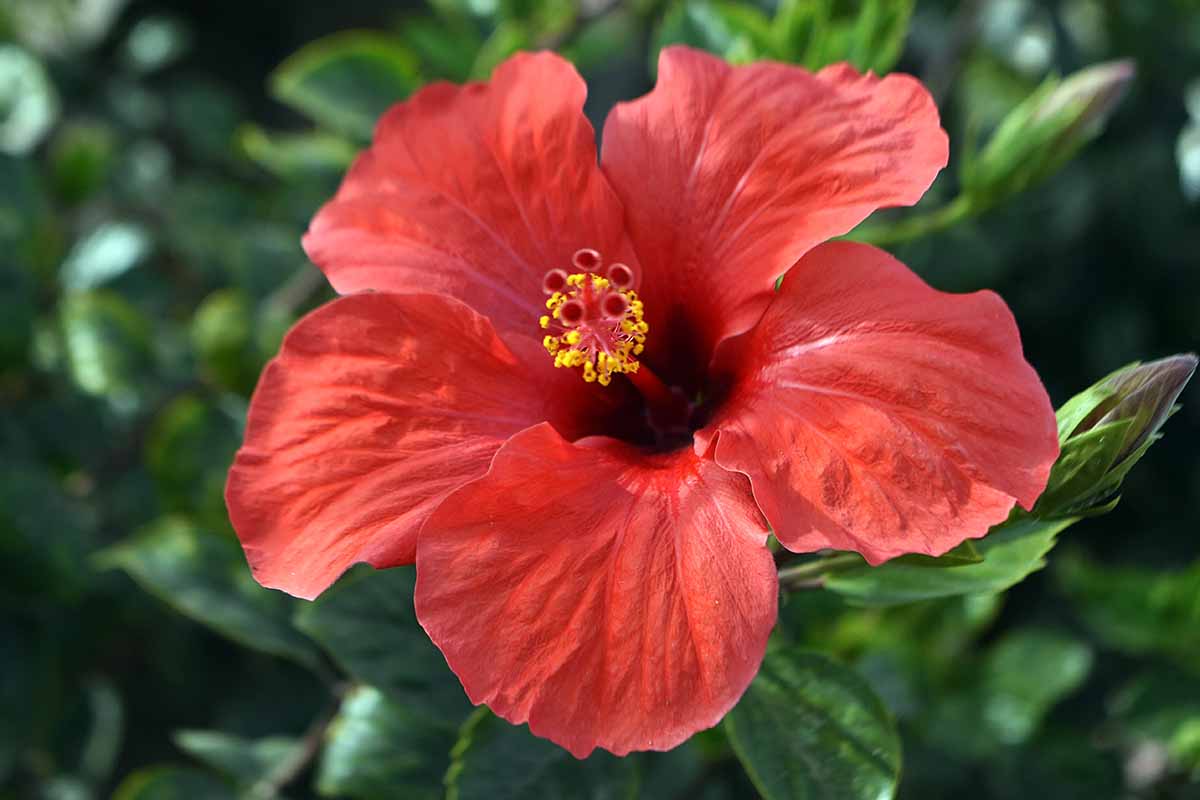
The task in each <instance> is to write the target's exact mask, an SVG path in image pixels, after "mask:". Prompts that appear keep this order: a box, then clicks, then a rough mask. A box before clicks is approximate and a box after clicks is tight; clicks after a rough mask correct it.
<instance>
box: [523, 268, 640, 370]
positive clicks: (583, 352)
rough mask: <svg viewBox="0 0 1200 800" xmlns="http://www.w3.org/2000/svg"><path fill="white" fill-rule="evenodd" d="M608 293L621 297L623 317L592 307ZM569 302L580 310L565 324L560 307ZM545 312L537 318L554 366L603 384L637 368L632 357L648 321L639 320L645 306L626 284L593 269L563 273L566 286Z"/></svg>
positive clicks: (553, 295) (637, 351) (637, 349)
mask: <svg viewBox="0 0 1200 800" xmlns="http://www.w3.org/2000/svg"><path fill="white" fill-rule="evenodd" d="M609 294H618V295H620V296H621V297H622V298H623V299H624V301H625V312H624V315H623V317H622V318H621V319H620V320H619V321H617V320H612V319H611V318H608V317H604V316H602V315H600V314H599V313H597V312H596V309H598V308H600V304H601V302H602V301H603V299H604V298H605V297H606V296H607V295H609ZM568 302H572V303H574V304H576V305H578V306H580V307H581V308H582V309H583V311H584V313H583V316H582V318H581V319H578V320H577V321H573V322H572V325H571V326H570V327H569V328H568V327H567V326H566V325H565V324H564V323H563V322H562V309H563V308H564V307H565V306H566V304H567V303H568ZM546 308H547V310H548V311H549V312H550V313H549V314H543V315H541V316H540V317H539V318H538V325H539V326H540V327H542V328H543V329H546V330H547V331H548V333H547V335H546V336H544V337H543V338H542V346H543V347H544V348H545V349H546V352H547V353H549V354H550V355H552V356H553V357H554V366H556V367H566V368H569V369H579V370H580V377H581V378H583V379H584V381H586V382H587V383H598V384H600V385H601V386H608V385H610V384H611V383H612V376H613V375H620V374H626V373H633V372H637V371H638V368H639V366H640V365H639V363H638V361H637V356H638V355H640V354H641V353H642V351H643V350H644V349H645V342H646V333H647V331H649V326H648V325H647V324H646V322H645V320H644V318H643V317H644V314H645V305H644V304H643V303H642V301H641V300H640V299H639V298H638V296H637V293H636V292H634V291H633V290H630V289H617V288H616V287H614V286H613V285H612V282H611V281H610V280H609V279H608V278H605V277H603V276H600V275H595V274H593V273H575V274H573V275H568V276H567V280H566V288H565V289H564V290H563V291H561V292H554V293H553V294H551V295H550V298H549V299H548V300H547V301H546Z"/></svg>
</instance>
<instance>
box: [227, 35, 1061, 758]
mask: <svg viewBox="0 0 1200 800" xmlns="http://www.w3.org/2000/svg"><path fill="white" fill-rule="evenodd" d="M584 96H585V87H584V84H583V82H582V80H581V79H580V78H579V76H578V75H577V74H576V73H575V72H574V70H573V69H572V68H571V66H570V65H569V64H567V63H566V62H565V61H563V60H562V59H560V58H559V57H557V56H555V55H552V54H546V53H543V54H537V55H519V56H516V57H514V58H513V59H511V60H509V61H507V62H506V63H504V64H503V65H501V66H500V67H499V68H498V69H497V70H496V73H495V75H494V76H493V78H492V80H491V81H490V82H489V83H479V84H471V85H468V86H463V87H457V86H451V85H447V84H437V85H434V86H430V87H429V88H427V89H424V90H423V91H421V92H419V93H418V94H417V95H416V96H414V97H413V98H412V99H411V100H409V101H407V102H405V103H402V104H400V105H398V106H396V107H395V108H394V109H392V110H391V111H390V112H388V114H387V115H386V116H385V117H384V118H383V119H382V120H381V121H380V123H379V126H378V129H377V130H376V135H375V142H374V145H373V146H372V147H371V149H370V150H368V151H367V152H365V153H364V154H363V155H362V156H360V157H359V159H358V161H357V162H356V163H355V164H354V167H353V168H352V169H351V170H350V172H349V174H348V175H347V177H346V179H345V182H344V183H343V185H342V188H341V190H340V191H339V192H338V194H337V196H336V197H335V198H334V199H333V200H332V201H331V202H330V203H329V204H328V205H326V206H325V207H324V208H323V209H322V210H321V212H320V213H319V214H318V215H317V217H316V219H314V220H313V223H312V227H311V230H310V231H309V233H308V235H307V237H306V238H305V242H304V243H305V247H306V248H307V250H308V253H309V254H310V255H311V257H312V258H313V260H314V261H315V262H316V263H317V264H318V265H319V266H320V267H321V268H322V269H323V270H324V272H325V274H326V275H327V276H328V277H329V280H330V281H331V282H332V283H333V285H334V287H335V288H336V289H337V290H338V291H339V292H341V293H343V294H347V295H349V296H347V297H344V298H342V299H339V300H336V301H334V302H332V303H330V304H329V305H327V306H325V307H323V308H321V309H318V310H317V311H315V312H313V313H312V314H311V315H309V316H308V317H306V318H305V319H303V320H301V321H300V323H298V324H297V326H296V327H295V329H293V331H292V332H291V333H290V334H289V335H288V337H287V339H286V340H285V342H284V345H283V349H282V352H281V353H280V355H279V356H278V357H277V358H276V359H275V360H274V361H273V362H272V363H271V364H270V365H269V366H268V368H267V370H266V371H265V373H264V374H263V377H262V380H261V382H260V384H259V387H258V390H257V392H256V394H255V396H254V400H253V402H252V404H251V409H250V416H249V421H248V426H247V431H246V442H245V445H244V447H243V448H242V450H241V451H240V452H239V454H238V457H237V461H236V463H235V464H234V466H233V469H232V471H231V473H230V478H229V486H228V491H227V498H228V502H229V509H230V515H231V518H232V520H233V524H234V527H235V528H236V529H237V532H238V534H239V536H240V537H241V540H242V543H243V545H244V546H245V549H246V554H247V557H248V559H249V562H250V565H251V567H252V568H253V570H254V574H255V576H256V577H257V578H258V580H259V581H260V582H262V583H263V584H264V585H267V586H272V587H277V588H280V589H283V590H285V591H288V592H291V593H292V594H295V595H298V596H301V597H309V598H311V597H314V596H316V595H317V594H319V593H320V592H321V591H323V590H324V589H325V588H326V587H327V586H329V585H330V583H332V582H333V581H334V580H335V579H336V578H337V577H338V575H339V574H340V573H341V572H342V571H343V570H345V569H346V568H347V567H348V566H350V565H351V564H353V563H355V562H359V561H366V562H369V563H371V564H373V565H375V566H376V567H391V566H396V565H399V564H406V563H411V562H413V561H414V560H415V561H416V564H417V590H416V608H417V613H418V616H419V617H420V619H421V622H422V624H423V625H424V626H425V629H426V630H427V631H428V632H429V635H430V636H431V637H432V639H433V641H434V642H435V643H437V645H438V647H440V648H441V650H442V652H443V653H444V654H445V656H446V659H447V661H448V662H449V664H450V666H451V668H452V669H453V670H454V671H455V673H457V675H458V676H459V678H460V679H461V680H462V683H463V686H464V687H465V688H466V690H467V693H468V694H469V695H470V697H471V699H472V700H473V701H474V702H476V703H487V704H488V705H489V706H491V708H492V709H493V710H494V711H495V712H496V713H497V714H499V715H501V716H503V717H505V718H507V719H509V720H511V721H512V722H514V723H519V722H524V721H528V722H529V725H530V728H531V729H532V730H533V732H534V733H536V734H539V735H541V736H546V737H548V738H550V739H553V740H554V741H556V742H558V743H559V744H561V745H562V746H564V747H566V748H568V749H569V750H570V751H571V752H572V753H574V754H575V755H577V756H584V755H586V754H587V753H589V752H591V750H592V749H593V748H594V747H597V746H600V747H604V748H606V749H608V750H611V751H613V752H614V753H618V754H623V753H626V752H629V751H630V750H639V749H667V748H670V747H673V746H674V745H677V744H679V743H680V742H681V741H683V740H684V739H686V738H687V737H688V736H690V735H691V734H692V733H694V732H695V731H697V730H699V729H701V728H704V727H707V726H710V725H713V724H715V723H716V722H717V721H718V720H719V719H720V718H721V717H722V716H723V715H724V714H725V712H726V711H728V710H729V709H730V708H731V707H732V706H733V705H734V703H735V702H736V701H737V700H738V698H739V697H740V695H741V694H742V692H743V691H744V689H745V688H746V686H747V684H748V683H749V682H750V680H751V678H752V677H753V676H754V674H755V672H756V671H757V669H758V665H759V662H760V661H761V658H762V655H763V651H764V648H765V646H766V641H767V637H768V634H769V633H770V631H771V629H772V627H773V625H774V622H775V615H776V595H777V581H776V575H775V569H774V564H773V559H772V557H771V554H770V553H769V551H768V550H767V548H766V547H765V541H766V532H767V525H768V522H769V523H770V524H771V526H772V527H773V529H774V531H775V533H776V535H777V536H778V537H779V539H780V541H781V542H782V543H783V544H784V545H785V546H786V547H788V548H790V549H792V550H799V551H812V550H816V549H819V548H826V547H832V548H837V549H844V550H855V551H858V552H860V553H862V554H863V555H864V556H865V557H866V558H867V559H868V560H869V561H871V562H872V563H878V562H881V561H883V560H885V559H888V558H891V557H893V556H896V555H899V554H901V553H927V554H931V555H937V554H940V553H943V552H945V551H946V550H949V549H950V548H952V547H954V546H955V545H957V544H959V543H960V542H962V541H963V540H964V539H967V538H972V537H978V536H982V535H983V534H984V533H985V532H986V531H987V529H988V527H989V526H991V525H992V524H994V523H997V522H999V521H1001V520H1003V519H1004V518H1005V517H1006V515H1007V514H1008V513H1009V511H1010V509H1011V508H1012V506H1013V504H1014V502H1019V503H1020V504H1021V505H1023V506H1025V507H1029V506H1031V505H1032V504H1033V501H1034V500H1035V499H1036V498H1037V496H1038V494H1039V493H1040V492H1041V490H1042V489H1043V488H1044V486H1045V483H1046V479H1047V476H1048V473H1049V469H1050V465H1051V463H1052V462H1053V461H1054V459H1055V457H1056V455H1057V451H1058V445H1057V437H1056V435H1055V422H1054V415H1053V412H1052V410H1051V407H1050V403H1049V400H1048V398H1047V397H1046V393H1045V391H1044V390H1043V388H1042V386H1041V384H1040V382H1039V381H1038V378H1037V376H1036V375H1035V374H1034V372H1033V370H1032V369H1031V368H1030V366H1029V365H1028V364H1027V363H1026V362H1025V360H1024V358H1023V357H1022V354H1021V345H1020V340H1019V338H1018V334H1017V329H1016V326H1015V324H1014V322H1013V319H1012V315H1011V314H1010V313H1009V311H1008V309H1007V308H1006V307H1005V305H1004V303H1003V302H1002V301H1001V300H1000V299H999V298H998V297H996V296H995V295H993V294H990V293H987V292H980V293H976V294H971V295H961V296H955V295H947V294H943V293H940V292H937V291H935V290H933V289H931V288H930V287H928V286H927V285H926V284H924V283H923V282H922V281H921V280H920V279H919V278H917V277H916V276H915V275H914V274H913V273H911V272H910V271H908V270H907V269H906V268H905V267H904V266H903V265H901V264H900V263H899V262H897V261H895V260H894V259H893V258H891V257H890V256H888V255H887V254H886V253H883V252H881V251H879V250H876V249H874V248H871V247H868V246H865V245H861V244H852V243H844V242H843V243H831V244H821V243H822V242H824V241H826V240H828V239H830V238H832V237H835V236H838V235H840V234H843V233H845V232H846V231H848V230H850V229H851V228H852V227H854V226H855V225H856V224H857V223H858V222H860V221H861V220H862V219H864V218H865V217H866V216H867V215H868V214H870V213H871V212H872V211H873V210H874V209H876V208H880V207H884V206H896V205H906V204H911V203H914V202H915V201H916V200H917V199H918V198H919V197H920V196H921V194H922V193H923V192H924V191H925V189H926V188H927V187H928V186H929V184H930V183H931V182H932V180H933V178H934V176H935V175H936V174H937V172H938V171H939V170H940V169H941V168H942V167H943V166H944V165H945V163H946V158H947V144H946V137H945V134H944V132H943V131H942V130H941V128H940V126H939V123H938V116H937V111H936V108H935V106H934V103H933V101H932V99H931V98H930V97H929V95H928V93H927V92H926V91H925V90H924V89H923V88H922V87H921V85H920V84H919V83H917V82H916V81H915V80H913V79H912V78H908V77H905V76H889V77H886V78H883V79H880V78H876V77H874V76H870V75H866V76H864V75H859V74H857V73H856V72H854V71H853V70H852V69H850V68H849V67H846V66H838V67H831V68H829V69H825V70H822V71H821V72H819V73H817V74H815V75H814V74H811V73H808V72H806V71H804V70H802V69H798V68H795V67H790V66H784V65H780V64H757V65H753V66H746V67H732V66H729V65H728V64H726V63H725V62H723V61H721V60H719V59H717V58H714V57H712V56H708V55H705V54H703V53H699V52H696V51H692V50H688V49H686V48H669V49H667V50H665V51H664V52H663V55H662V59H661V62H660V66H659V81H658V86H657V87H656V88H655V90H654V91H653V92H651V93H650V94H649V95H647V96H645V97H643V98H641V99H639V100H636V101H633V102H630V103H624V104H621V105H618V106H617V107H616V109H615V110H614V111H613V112H612V114H611V115H610V116H609V118H608V122H607V124H606V125H605V129H604V135H603V143H604V144H603V158H602V159H601V163H597V159H596V150H595V144H594V141H595V139H594V133H593V130H592V128H591V126H590V125H589V124H588V122H587V120H586V118H585V117H584V116H583V114H582V106H583V101H584ZM581 251H594V252H581ZM613 264H618V265H619V266H612V265H613ZM784 273H786V278H785V280H784V282H783V284H782V287H781V288H780V289H779V290H778V291H775V290H774V283H775V279H776V277H777V276H779V275H781V274H784ZM547 295H549V301H547ZM547 350H548V351H550V352H549V353H548V352H547ZM556 362H557V363H559V364H560V365H561V366H562V367H563V368H560V369H555V363H556ZM581 377H582V378H584V379H583V380H581ZM602 383H607V384H609V385H604V386H602V385H601V384H602Z"/></svg>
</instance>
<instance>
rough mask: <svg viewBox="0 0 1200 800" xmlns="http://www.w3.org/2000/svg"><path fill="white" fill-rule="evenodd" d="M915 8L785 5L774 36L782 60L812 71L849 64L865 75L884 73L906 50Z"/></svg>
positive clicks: (818, 0) (791, 1)
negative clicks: (844, 62)
mask: <svg viewBox="0 0 1200 800" xmlns="http://www.w3.org/2000/svg"><path fill="white" fill-rule="evenodd" d="M915 5H916V3H915V0H862V2H858V3H853V4H838V3H834V2H831V0H783V2H781V3H780V4H779V11H778V12H777V13H776V15H775V19H774V20H773V21H772V23H771V27H772V36H773V37H774V39H775V41H776V43H777V44H776V47H777V49H778V51H779V54H780V57H782V58H783V59H784V60H786V61H791V62H794V63H798V64H803V65H804V66H806V67H808V68H809V69H814V70H815V69H820V68H821V67H824V66H827V65H829V64H833V63H835V62H838V61H849V62H850V63H851V64H853V65H854V66H855V67H856V68H857V69H858V70H859V71H861V72H865V71H867V70H874V71H875V72H877V73H880V74H882V73H886V72H888V71H889V70H890V69H891V68H892V67H893V66H895V64H896V61H898V60H899V58H900V55H901V53H902V52H903V50H904V40H905V38H906V37H907V35H908V27H909V22H910V20H911V18H912V13H913V8H914V6H915ZM847 9H850V10H852V13H845V11H846V10H847Z"/></svg>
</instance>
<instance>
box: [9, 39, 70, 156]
mask: <svg viewBox="0 0 1200 800" xmlns="http://www.w3.org/2000/svg"><path fill="white" fill-rule="evenodd" d="M57 119H58V94H57V93H56V92H55V91H54V84H52V83H51V82H50V78H49V76H47V75H46V70H45V69H44V68H43V67H42V64H41V62H39V61H38V60H37V59H36V58H34V57H33V56H31V55H30V54H29V53H27V52H26V51H25V50H23V49H21V48H20V47H17V46H16V45H12V44H0V153H11V154H13V155H18V156H19V155H24V154H26V153H28V152H29V151H30V150H32V149H33V148H35V147H37V145H38V143H39V142H41V141H42V139H43V138H44V137H45V136H46V134H47V133H48V132H49V131H50V128H51V126H53V125H54V122H55V120H57Z"/></svg>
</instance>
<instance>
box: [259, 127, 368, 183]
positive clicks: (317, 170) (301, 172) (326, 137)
mask: <svg viewBox="0 0 1200 800" xmlns="http://www.w3.org/2000/svg"><path fill="white" fill-rule="evenodd" d="M238 145H239V146H240V148H241V150H242V152H243V153H245V154H246V157H247V158H249V159H250V160H251V161H253V162H254V163H256V164H258V165H259V166H260V167H262V168H263V169H265V170H267V171H268V172H271V173H274V174H275V175H277V176H278V177H280V178H283V179H285V180H297V179H300V178H304V177H308V176H311V175H317V176H320V175H330V176H336V175H340V174H341V173H342V172H345V171H346V168H347V167H349V166H350V162H351V161H353V160H354V154H355V153H356V152H357V150H358V149H357V148H356V147H355V146H354V145H353V144H352V143H351V142H349V141H348V140H347V139H345V138H343V137H341V136H338V135H336V134H333V133H327V132H324V131H310V132H307V133H276V132H273V131H267V130H264V129H262V128H260V127H258V126H257V125H243V126H242V128H241V129H240V130H239V131H238Z"/></svg>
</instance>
